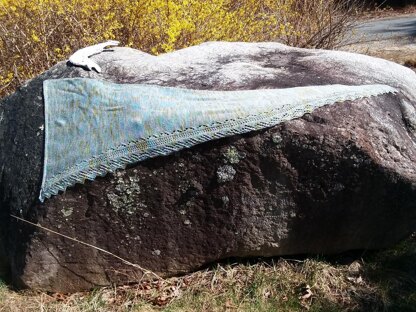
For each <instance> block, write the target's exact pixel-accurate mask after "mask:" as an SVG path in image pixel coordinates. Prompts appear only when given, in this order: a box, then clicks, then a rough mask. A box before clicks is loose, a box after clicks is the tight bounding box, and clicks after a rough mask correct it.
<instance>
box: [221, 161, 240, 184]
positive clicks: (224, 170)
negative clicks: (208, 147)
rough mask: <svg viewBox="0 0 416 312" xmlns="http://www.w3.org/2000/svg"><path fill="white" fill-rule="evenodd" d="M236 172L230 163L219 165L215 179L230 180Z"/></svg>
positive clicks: (223, 181) (222, 181)
mask: <svg viewBox="0 0 416 312" xmlns="http://www.w3.org/2000/svg"><path fill="white" fill-rule="evenodd" d="M236 173H237V172H236V171H235V169H234V168H233V167H232V166H230V165H225V166H221V167H219V168H218V170H217V181H218V183H225V182H230V181H232V180H233V179H234V176H235V174H236Z"/></svg>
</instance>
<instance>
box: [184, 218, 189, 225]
mask: <svg viewBox="0 0 416 312" xmlns="http://www.w3.org/2000/svg"><path fill="white" fill-rule="evenodd" d="M183 224H185V225H191V221H190V220H188V219H186V220H185V221H183Z"/></svg>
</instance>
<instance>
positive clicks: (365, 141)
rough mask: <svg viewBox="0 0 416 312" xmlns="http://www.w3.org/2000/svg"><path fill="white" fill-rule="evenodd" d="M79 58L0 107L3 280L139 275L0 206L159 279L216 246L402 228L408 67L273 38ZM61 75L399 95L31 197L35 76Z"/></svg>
mask: <svg viewBox="0 0 416 312" xmlns="http://www.w3.org/2000/svg"><path fill="white" fill-rule="evenodd" d="M94 60H95V61H96V62H97V63H98V64H100V66H101V68H102V73H101V74H97V73H95V72H87V71H84V70H83V69H80V68H76V67H70V66H68V65H67V64H66V63H65V62H62V63H59V64H57V65H56V66H54V67H52V68H51V69H50V70H48V71H47V72H45V73H44V74H42V75H40V76H38V77H37V78H35V79H33V80H31V81H29V82H27V83H26V84H25V85H24V86H22V87H21V88H20V89H19V90H17V91H16V93H14V94H13V95H11V96H9V97H7V98H5V99H3V100H2V101H1V102H0V205H1V209H0V259H1V261H0V262H3V261H5V260H7V263H8V264H9V266H10V268H11V273H12V278H13V283H14V284H15V285H16V286H19V287H29V288H33V289H42V290H47V291H61V292H72V291H79V290H83V289H89V288H92V287H94V286H100V285H108V284H109V283H111V282H117V283H127V282H134V281H137V280H138V279H139V278H140V277H141V272H140V271H139V270H137V269H135V268H133V267H130V266H128V265H126V264H124V263H123V262H121V261H119V260H118V259H116V258H114V257H112V256H110V255H108V254H103V253H102V252H100V251H98V250H96V249H92V248H90V247H87V246H83V245H80V244H77V243H76V242H73V241H69V240H67V239H65V238H63V237H60V236H57V235H54V234H52V233H47V232H45V231H43V230H41V229H37V228H35V227H33V226H30V225H27V224H24V223H22V222H19V221H17V220H14V219H12V218H10V217H9V214H13V215H16V216H19V217H23V218H25V219H27V220H30V221H32V222H34V223H39V224H41V225H43V226H45V227H47V228H50V229H52V230H55V231H57V232H60V233H62V234H65V235H68V236H70V237H74V238H77V239H79V240H81V241H84V242H87V243H89V244H92V245H95V246H97V247H99V248H103V249H105V250H108V251H110V252H112V253H114V254H116V255H117V256H120V257H122V258H124V259H126V260H128V261H130V262H132V263H136V264H138V265H140V266H142V267H144V268H146V269H149V270H153V271H155V272H156V273H158V274H161V275H163V276H169V275H174V274H181V273H185V272H189V271H192V270H196V269H198V268H200V267H201V266H203V265H206V264H208V263H212V262H214V261H217V260H220V259H225V258H229V257H250V256H278V255H293V254H307V253H319V254H330V253H337V252H342V251H347V250H352V249H367V248H370V249H373V248H383V247H388V246H390V245H391V244H394V243H395V242H397V241H398V240H400V239H402V238H404V237H406V236H407V235H409V234H410V233H411V232H412V231H413V230H414V229H415V221H416V206H415V205H416V204H415V203H416V167H415V165H414V164H415V161H416V145H415V131H416V130H415V125H416V113H415V112H416V106H415V105H416V102H415V90H416V75H415V73H414V72H413V71H411V70H409V69H406V68H405V67H402V66H399V65H397V64H394V63H391V62H388V61H385V60H381V59H376V58H371V57H367V56H363V55H358V54H349V53H346V52H334V51H324V50H304V49H296V48H289V47H287V46H284V45H281V44H277V43H221V42H217V43H206V44H202V45H200V46H196V47H192V48H188V49H184V50H180V51H177V52H173V53H169V54H164V55H160V56H158V57H154V56H151V55H148V54H146V53H143V52H140V51H137V50H133V49H129V48H115V49H114V52H106V53H101V54H99V55H96V56H94ZM64 77H90V78H96V79H105V80H109V81H113V82H118V83H149V84H158V85H163V86H177V87H186V88H193V89H210V90H243V89H258V88H289V87H296V86H310V85H324V84H346V85H358V84H370V83H382V84H387V85H390V86H392V87H395V88H397V89H398V90H399V93H397V94H385V95H380V96H377V97H371V98H363V99H359V100H355V101H347V102H343V103H337V104H334V105H330V106H327V107H323V108H320V109H317V110H315V111H314V112H313V113H312V114H308V115H305V116H304V117H302V118H299V119H296V120H292V121H289V122H285V123H282V124H279V125H277V126H275V127H271V128H268V129H264V130H262V131H256V132H251V133H248V134H245V135H238V136H233V137H229V138H224V139H220V140H215V141H211V142H208V143H204V144H200V145H198V146H195V147H193V148H191V149H186V150H182V151H180V152H177V153H174V154H172V155H169V156H165V157H157V158H154V159H150V160H147V161H144V162H140V163H137V164H134V165H131V166H129V167H128V168H127V169H126V170H120V171H117V172H116V173H114V174H108V175H107V176H105V177H103V178H98V179H96V180H95V181H93V182H87V183H85V184H83V185H81V184H77V185H75V186H74V187H71V188H69V189H68V190H67V191H66V192H65V193H62V194H60V195H58V196H54V197H52V198H51V199H48V200H46V201H45V203H43V204H42V203H40V202H39V201H38V196H39V191H40V184H41V179H42V165H43V142H44V128H43V125H44V113H43V108H44V103H43V94H42V83H43V81H44V80H45V79H58V78H64Z"/></svg>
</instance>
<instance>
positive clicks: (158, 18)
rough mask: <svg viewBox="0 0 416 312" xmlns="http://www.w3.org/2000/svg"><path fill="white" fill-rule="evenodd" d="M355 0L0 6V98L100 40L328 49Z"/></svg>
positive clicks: (43, 1)
mask: <svg viewBox="0 0 416 312" xmlns="http://www.w3.org/2000/svg"><path fill="white" fill-rule="evenodd" d="M353 1H355V0H327V1H323V0H262V1H259V0H213V1H205V0H100V1H95V0H0V96H3V95H5V94H7V93H9V92H10V91H12V90H13V89H14V88H15V87H16V86H17V85H19V84H21V83H22V82H23V81H24V80H26V79H28V78H31V77H34V76H35V75H37V74H39V73H41V72H42V71H44V70H46V69H47V68H49V67H50V66H52V65H54V64H55V63H56V62H58V61H61V60H64V59H65V58H67V57H68V55H69V54H71V52H73V51H74V50H76V49H79V48H81V47H84V46H86V45H91V44H94V43H98V42H101V41H105V40H107V39H117V40H119V41H121V43H122V44H123V45H126V46H130V47H134V48H138V49H140V50H143V51H145V52H149V53H153V54H159V53H164V52H169V51H172V50H175V49H180V48H184V47H187V46H191V45H195V44H199V43H202V42H205V41H213V40H226V41H280V42H283V43H286V44H289V45H294V46H299V47H317V48H333V47H335V46H336V45H337V43H339V40H340V38H341V37H342V34H343V33H345V30H346V29H347V27H348V26H349V24H350V22H351V21H352V20H353V17H352V15H351V13H353V10H354V9H353V8H354V4H353V3H351V2H353Z"/></svg>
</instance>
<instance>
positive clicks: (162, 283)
mask: <svg viewBox="0 0 416 312" xmlns="http://www.w3.org/2000/svg"><path fill="white" fill-rule="evenodd" d="M415 262H416V239H415V238H414V237H413V238H410V239H408V240H406V241H404V242H402V243H400V244H398V245H397V246H395V247H394V248H392V249H390V250H386V251H380V252H371V253H370V252H367V253H362V254H358V255H357V254H355V255H354V254H349V255H344V256H337V257H335V258H334V257H333V258H332V259H318V258H307V259H305V260H289V259H275V260H267V261H264V260H261V261H257V262H252V263H241V262H239V263H229V264H217V265H216V266H215V267H211V268H208V269H205V270H202V271H198V272H195V273H192V274H188V275H186V276H182V277H175V278H169V279H165V280H158V281H153V282H152V281H144V282H142V283H141V284H138V285H129V286H113V287H106V288H101V289H97V290H95V291H91V292H84V293H76V294H70V295H67V294H59V293H57V294H46V293H34V292H15V291H12V290H10V289H8V288H7V286H6V285H5V284H1V283H0V311H1V312H21V311H22V312H29V311H30V312H31V311H44V312H52V311H56V312H58V311H59V312H86V311H101V312H110V311H111V312H122V311H146V312H147V311H166V312H177V311H189V312H191V311H202V312H211V311H213V312H215V311H289V312H292V311H293V312H294V311H328V312H329V311H333V312H335V311H398V312H399V311H400V312H402V311H414V310H415V307H416V267H415V266H414V263H415Z"/></svg>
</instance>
